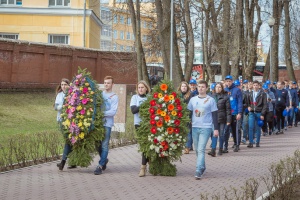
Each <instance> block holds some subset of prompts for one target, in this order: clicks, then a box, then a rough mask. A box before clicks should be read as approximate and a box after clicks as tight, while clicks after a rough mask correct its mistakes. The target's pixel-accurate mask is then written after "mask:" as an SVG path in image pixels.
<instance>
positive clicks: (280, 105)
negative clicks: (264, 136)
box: [275, 81, 290, 134]
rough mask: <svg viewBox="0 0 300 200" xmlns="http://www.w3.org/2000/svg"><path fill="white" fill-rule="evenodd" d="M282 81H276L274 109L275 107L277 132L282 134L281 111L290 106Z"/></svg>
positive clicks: (282, 118) (282, 120)
mask: <svg viewBox="0 0 300 200" xmlns="http://www.w3.org/2000/svg"><path fill="white" fill-rule="evenodd" d="M283 87H284V82H281V81H278V82H277V90H276V93H275V97H276V102H275V109H276V117H277V129H278V130H277V133H276V134H282V133H283V129H284V118H285V116H283V111H284V110H285V109H288V107H289V106H290V101H289V94H288V91H287V90H285V89H283Z"/></svg>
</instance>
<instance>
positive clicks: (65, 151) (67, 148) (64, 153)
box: [62, 143, 72, 160]
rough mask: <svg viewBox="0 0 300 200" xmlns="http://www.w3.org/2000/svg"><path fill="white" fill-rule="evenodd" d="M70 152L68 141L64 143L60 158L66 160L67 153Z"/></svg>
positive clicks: (70, 147)
mask: <svg viewBox="0 0 300 200" xmlns="http://www.w3.org/2000/svg"><path fill="white" fill-rule="evenodd" d="M71 152H72V146H71V145H70V144H69V143H65V146H64V152H63V155H62V160H67V158H68V155H69V153H71Z"/></svg>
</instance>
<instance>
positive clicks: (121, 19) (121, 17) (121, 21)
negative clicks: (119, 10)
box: [120, 15, 124, 24]
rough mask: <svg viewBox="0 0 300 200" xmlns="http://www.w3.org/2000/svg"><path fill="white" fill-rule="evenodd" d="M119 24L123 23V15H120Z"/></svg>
mask: <svg viewBox="0 0 300 200" xmlns="http://www.w3.org/2000/svg"><path fill="white" fill-rule="evenodd" d="M120 24H124V16H122V15H121V16H120Z"/></svg>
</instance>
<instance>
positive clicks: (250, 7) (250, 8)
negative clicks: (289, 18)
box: [244, 0, 262, 80]
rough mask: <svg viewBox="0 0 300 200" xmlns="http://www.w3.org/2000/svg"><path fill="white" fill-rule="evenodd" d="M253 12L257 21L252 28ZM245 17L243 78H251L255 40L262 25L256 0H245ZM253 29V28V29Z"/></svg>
mask: <svg viewBox="0 0 300 200" xmlns="http://www.w3.org/2000/svg"><path fill="white" fill-rule="evenodd" d="M254 14H256V15H257V22H256V24H255V29H254ZM245 17H246V32H247V34H246V35H245V37H244V41H246V42H245V44H246V45H247V46H246V47H245V53H246V55H244V57H245V58H246V59H245V60H246V62H244V66H245V68H244V75H245V76H246V77H245V78H246V79H248V80H251V79H252V78H253V77H252V74H253V70H254V67H255V66H256V62H257V41H258V35H259V31H260V27H261V25H262V20H261V17H260V6H259V5H258V0H252V1H251V4H249V2H248V1H245ZM253 29H254V30H253Z"/></svg>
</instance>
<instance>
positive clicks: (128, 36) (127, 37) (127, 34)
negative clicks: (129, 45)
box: [126, 32, 131, 40]
mask: <svg viewBox="0 0 300 200" xmlns="http://www.w3.org/2000/svg"><path fill="white" fill-rule="evenodd" d="M130 35H131V34H130V32H127V33H126V40H130V39H131V37H130Z"/></svg>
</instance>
